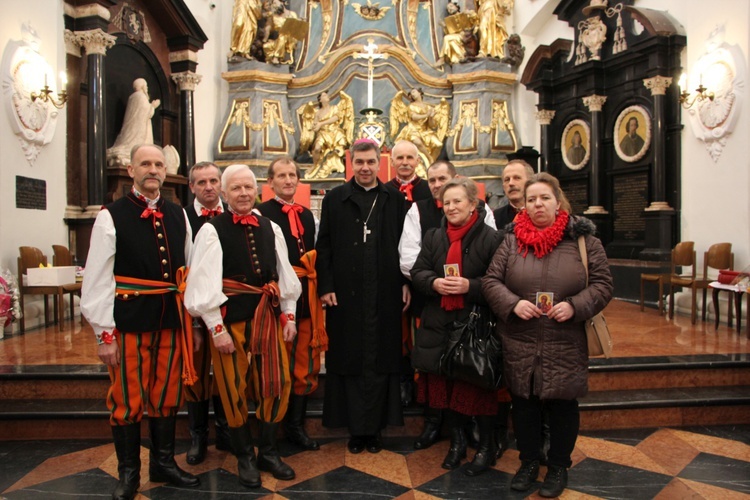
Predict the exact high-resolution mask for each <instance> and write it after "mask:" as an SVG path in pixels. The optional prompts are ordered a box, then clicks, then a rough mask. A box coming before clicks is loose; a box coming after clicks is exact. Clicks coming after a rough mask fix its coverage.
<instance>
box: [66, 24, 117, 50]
mask: <svg viewBox="0 0 750 500" xmlns="http://www.w3.org/2000/svg"><path fill="white" fill-rule="evenodd" d="M68 33H70V34H68ZM115 40H117V38H115V37H114V36H112V35H110V34H108V33H105V32H104V31H102V30H101V29H100V28H97V29H95V30H88V31H70V32H68V31H66V33H65V43H66V45H68V44H70V45H73V46H77V47H83V48H84V49H85V50H86V55H91V54H101V55H107V49H109V48H111V47H112V46H113V45H114V44H115Z"/></svg>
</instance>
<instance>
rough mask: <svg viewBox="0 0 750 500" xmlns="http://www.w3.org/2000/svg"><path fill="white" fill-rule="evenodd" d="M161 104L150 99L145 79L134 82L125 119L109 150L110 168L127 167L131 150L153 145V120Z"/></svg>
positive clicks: (137, 79) (108, 161) (157, 100)
mask: <svg viewBox="0 0 750 500" xmlns="http://www.w3.org/2000/svg"><path fill="white" fill-rule="evenodd" d="M159 104H161V101H160V100H159V99H154V100H153V101H151V100H150V99H149V97H148V85H147V83H146V80H144V79H143V78H136V79H135V80H134V81H133V93H132V94H131V95H130V97H129V98H128V105H127V108H126V109H125V119H124V120H123V122H122V129H120V133H119V134H118V135H117V139H115V143H114V145H113V146H112V147H111V148H109V149H108V150H107V163H108V164H109V166H112V167H116V166H125V165H127V164H128V163H129V162H130V150H131V148H132V147H133V146H135V145H137V144H153V142H154V131H153V128H152V126H151V118H152V117H153V116H154V110H155V109H156V108H157V107H158V106H159Z"/></svg>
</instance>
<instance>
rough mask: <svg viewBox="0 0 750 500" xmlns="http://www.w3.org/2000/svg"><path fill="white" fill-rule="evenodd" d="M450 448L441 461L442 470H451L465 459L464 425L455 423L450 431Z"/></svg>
mask: <svg viewBox="0 0 750 500" xmlns="http://www.w3.org/2000/svg"><path fill="white" fill-rule="evenodd" d="M450 433H451V447H450V448H449V449H448V454H447V455H446V456H445V459H444V460H443V465H442V467H443V469H448V470H453V469H457V468H458V467H459V466H460V465H461V460H463V459H464V458H466V433H465V431H464V423H463V422H462V421H456V422H455V423H453V425H452V426H451V429H450Z"/></svg>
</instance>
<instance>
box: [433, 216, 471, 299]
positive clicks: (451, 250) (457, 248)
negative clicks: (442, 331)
mask: <svg viewBox="0 0 750 500" xmlns="http://www.w3.org/2000/svg"><path fill="white" fill-rule="evenodd" d="M477 220H479V214H477V211H476V210H475V211H474V213H472V214H471V216H470V217H469V221H468V222H467V223H466V224H464V225H463V226H454V225H453V224H451V223H450V222H448V225H447V228H446V233H447V234H448V241H449V242H450V244H451V246H450V247H448V255H446V256H445V263H446V264H458V272H459V273H461V272H462V271H463V268H464V266H463V261H462V260H461V253H462V252H461V240H462V239H463V237H464V236H466V233H468V232H469V229H471V228H472V226H474V224H475V223H476V222H477ZM440 307H442V308H443V309H444V310H446V311H457V310H458V309H463V308H464V296H463V294H462V295H443V297H442V298H441V299H440Z"/></svg>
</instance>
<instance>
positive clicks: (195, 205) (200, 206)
mask: <svg viewBox="0 0 750 500" xmlns="http://www.w3.org/2000/svg"><path fill="white" fill-rule="evenodd" d="M193 208H194V209H195V213H196V214H198V215H200V214H201V210H202V209H204V208H205V209H206V210H216V213H219V214H220V213H223V212H224V207H223V206H222V204H221V200H219V203H217V204H216V206H215V207H214V208H208V207H207V206H206V205H204V204H202V203H201V202H200V201H198V198H195V199H194V200H193Z"/></svg>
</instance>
